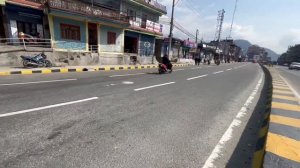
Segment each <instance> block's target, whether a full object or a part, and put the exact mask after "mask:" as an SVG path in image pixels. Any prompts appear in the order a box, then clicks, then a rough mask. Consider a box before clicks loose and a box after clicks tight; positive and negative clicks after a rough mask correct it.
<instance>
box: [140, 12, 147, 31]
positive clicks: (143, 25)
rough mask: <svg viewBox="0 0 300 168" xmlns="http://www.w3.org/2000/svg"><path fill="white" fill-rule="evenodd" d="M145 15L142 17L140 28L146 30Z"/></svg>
mask: <svg viewBox="0 0 300 168" xmlns="http://www.w3.org/2000/svg"><path fill="white" fill-rule="evenodd" d="M147 18H148V17H147V15H145V14H143V15H142V26H141V27H142V28H146V25H147Z"/></svg>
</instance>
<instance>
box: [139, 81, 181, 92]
mask: <svg viewBox="0 0 300 168" xmlns="http://www.w3.org/2000/svg"><path fill="white" fill-rule="evenodd" d="M174 83H176V82H169V83H162V84H158V85H153V86H147V87H143V88H138V89H134V91H141V90H146V89H151V88H155V87H159V86H165V85H171V84H174Z"/></svg>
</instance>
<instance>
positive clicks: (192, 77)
mask: <svg viewBox="0 0 300 168" xmlns="http://www.w3.org/2000/svg"><path fill="white" fill-rule="evenodd" d="M207 75H208V74H205V75H201V76H196V77H192V78H188V79H186V80H188V81H189V80H193V79H198V78H203V77H205V76H207Z"/></svg>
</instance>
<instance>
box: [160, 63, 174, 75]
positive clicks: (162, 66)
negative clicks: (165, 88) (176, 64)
mask: <svg viewBox="0 0 300 168" xmlns="http://www.w3.org/2000/svg"><path fill="white" fill-rule="evenodd" d="M158 73H159V74H164V73H172V68H171V69H168V67H167V65H165V64H158Z"/></svg>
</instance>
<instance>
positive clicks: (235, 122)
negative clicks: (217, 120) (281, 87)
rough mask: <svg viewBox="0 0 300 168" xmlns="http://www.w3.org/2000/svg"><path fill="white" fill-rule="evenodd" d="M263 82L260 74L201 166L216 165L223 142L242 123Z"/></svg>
mask: <svg viewBox="0 0 300 168" xmlns="http://www.w3.org/2000/svg"><path fill="white" fill-rule="evenodd" d="M262 82H263V75H261V77H260V79H259V81H258V83H257V85H256V87H255V88H254V90H253V92H252V93H251V95H250V96H249V97H248V99H247V100H246V102H245V104H244V105H243V107H242V108H241V110H240V111H239V112H238V114H237V115H236V117H235V119H234V120H233V121H232V123H231V124H230V125H229V127H228V129H227V130H226V132H225V133H224V134H223V136H222V138H221V139H220V140H219V142H218V144H217V145H216V146H215V148H214V150H213V151H212V153H211V154H210V156H209V157H208V159H207V160H206V162H205V164H204V165H203V166H202V168H211V167H216V166H215V165H214V162H215V161H216V160H217V159H218V158H219V157H220V156H222V152H224V151H222V149H223V148H224V147H225V144H226V143H227V142H228V141H229V140H230V139H231V138H232V134H233V130H234V129H235V128H237V127H239V126H240V124H241V123H242V120H241V118H242V117H243V116H245V115H246V112H247V108H248V107H249V105H250V104H251V103H252V101H253V99H254V98H255V95H256V94H257V93H258V91H259V88H260V87H261V85H262Z"/></svg>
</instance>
